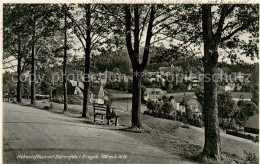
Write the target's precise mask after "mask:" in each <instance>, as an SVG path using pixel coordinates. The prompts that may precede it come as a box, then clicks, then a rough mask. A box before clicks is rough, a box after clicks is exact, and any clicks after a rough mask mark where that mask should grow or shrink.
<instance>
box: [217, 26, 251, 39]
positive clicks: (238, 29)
mask: <svg viewBox="0 0 260 164" xmlns="http://www.w3.org/2000/svg"><path fill="white" fill-rule="evenodd" d="M249 26H250V24H249V23H248V24H243V25H242V26H240V27H238V28H237V29H236V30H234V31H233V32H231V33H230V34H229V35H227V36H225V37H223V38H222V39H221V43H223V42H224V41H226V40H228V39H230V38H231V37H232V36H234V35H235V34H236V33H238V32H239V31H243V30H245V29H247V27H249Z"/></svg>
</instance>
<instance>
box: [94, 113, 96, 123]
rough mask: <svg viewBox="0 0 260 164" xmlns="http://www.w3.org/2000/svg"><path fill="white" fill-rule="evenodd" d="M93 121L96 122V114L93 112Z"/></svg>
mask: <svg viewBox="0 0 260 164" xmlns="http://www.w3.org/2000/svg"><path fill="white" fill-rule="evenodd" d="M94 122H96V115H95V114H94Z"/></svg>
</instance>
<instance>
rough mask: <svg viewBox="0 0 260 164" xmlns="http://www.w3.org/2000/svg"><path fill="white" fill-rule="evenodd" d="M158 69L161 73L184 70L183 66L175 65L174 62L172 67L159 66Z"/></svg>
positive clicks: (166, 73)
mask: <svg viewBox="0 0 260 164" xmlns="http://www.w3.org/2000/svg"><path fill="white" fill-rule="evenodd" d="M158 71H159V72H160V74H161V75H168V74H169V73H172V74H173V73H180V72H182V68H181V67H174V66H173V64H172V65H171V66H170V67H159V69H158Z"/></svg>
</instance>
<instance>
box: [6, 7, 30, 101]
mask: <svg viewBox="0 0 260 164" xmlns="http://www.w3.org/2000/svg"><path fill="white" fill-rule="evenodd" d="M23 11H24V9H23V7H22V5H13V4H12V5H10V4H5V5H4V19H3V22H4V33H3V34H4V35H3V36H4V61H3V65H4V69H9V68H13V67H14V65H13V64H12V62H13V61H14V60H17V85H16V101H17V102H21V74H22V72H24V69H25V67H26V65H28V62H27V61H28V60H27V59H26V58H27V56H26V55H27V53H28V45H29V37H28V33H29V31H28V29H26V28H23V25H24V21H25V19H24V17H23ZM11 57H14V59H13V58H11ZM23 63H24V65H22V64H23ZM6 65H11V66H6Z"/></svg>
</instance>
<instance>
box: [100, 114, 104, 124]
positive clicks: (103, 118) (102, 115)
mask: <svg viewBox="0 0 260 164" xmlns="http://www.w3.org/2000/svg"><path fill="white" fill-rule="evenodd" d="M101 117H102V121H101V122H102V123H103V122H104V116H103V115H102V116H101Z"/></svg>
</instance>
